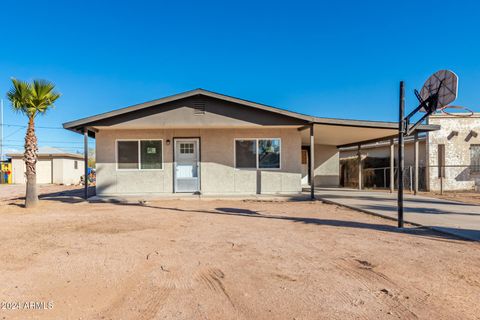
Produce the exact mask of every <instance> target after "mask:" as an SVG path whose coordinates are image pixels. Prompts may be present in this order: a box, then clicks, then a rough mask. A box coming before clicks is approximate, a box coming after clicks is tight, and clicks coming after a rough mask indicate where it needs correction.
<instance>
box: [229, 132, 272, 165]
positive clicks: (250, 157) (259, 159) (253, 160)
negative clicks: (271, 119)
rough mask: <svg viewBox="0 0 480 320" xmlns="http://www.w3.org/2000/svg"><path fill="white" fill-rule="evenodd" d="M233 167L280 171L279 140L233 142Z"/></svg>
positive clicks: (239, 140)
mask: <svg viewBox="0 0 480 320" xmlns="http://www.w3.org/2000/svg"><path fill="white" fill-rule="evenodd" d="M235 167H236V168H240V169H280V139H237V140H235Z"/></svg>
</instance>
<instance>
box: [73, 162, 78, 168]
mask: <svg viewBox="0 0 480 320" xmlns="http://www.w3.org/2000/svg"><path fill="white" fill-rule="evenodd" d="M73 169H75V170H77V169H78V161H77V160H75V161H73Z"/></svg>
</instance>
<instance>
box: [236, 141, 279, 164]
mask: <svg viewBox="0 0 480 320" xmlns="http://www.w3.org/2000/svg"><path fill="white" fill-rule="evenodd" d="M239 140H241V141H245V140H247V141H255V144H256V145H255V146H256V148H255V160H256V161H255V162H256V167H255V168H253V167H252V168H237V141H239ZM259 140H278V141H279V145H278V148H279V152H280V159H279V167H278V168H260V166H259V164H260V163H259V159H258V157H259V152H258V147H259V143H258V142H259ZM233 159H234V161H233V162H234V163H233V164H234V168H235V170H267V171H278V170H282V139H281V138H270V137H268V138H235V139H234V140H233Z"/></svg>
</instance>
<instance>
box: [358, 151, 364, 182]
mask: <svg viewBox="0 0 480 320" xmlns="http://www.w3.org/2000/svg"><path fill="white" fill-rule="evenodd" d="M357 156H358V190H362V180H363V179H362V153H361V145H358V153H357Z"/></svg>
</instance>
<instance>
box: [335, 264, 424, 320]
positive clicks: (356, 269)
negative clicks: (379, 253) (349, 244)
mask: <svg viewBox="0 0 480 320" xmlns="http://www.w3.org/2000/svg"><path fill="white" fill-rule="evenodd" d="M333 265H334V266H335V267H336V268H338V269H340V270H341V271H342V272H343V273H344V274H345V275H346V276H348V277H349V278H351V279H352V280H354V281H356V282H358V283H360V284H361V286H363V287H364V288H366V289H367V291H368V292H369V293H371V294H373V295H374V296H375V297H376V298H377V299H380V301H381V302H382V303H384V304H385V305H386V306H387V307H388V308H390V310H392V311H390V310H389V311H388V312H391V313H395V314H397V316H399V317H400V318H401V319H418V316H417V315H416V314H415V313H414V312H413V311H411V310H410V309H409V308H408V307H407V306H406V305H405V304H404V303H403V302H402V301H401V300H400V297H402V296H401V295H400V294H393V293H392V292H391V291H389V290H387V289H385V287H390V288H391V287H395V288H398V287H399V286H398V285H397V284H396V283H395V282H394V281H393V280H391V279H390V278H389V277H388V276H386V275H385V274H383V273H381V272H378V271H376V270H375V266H374V265H372V264H371V263H369V262H368V261H365V260H358V259H346V258H341V259H337V260H335V261H334V262H333ZM378 287H383V288H382V289H381V290H379V289H378ZM400 292H401V289H400Z"/></svg>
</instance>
